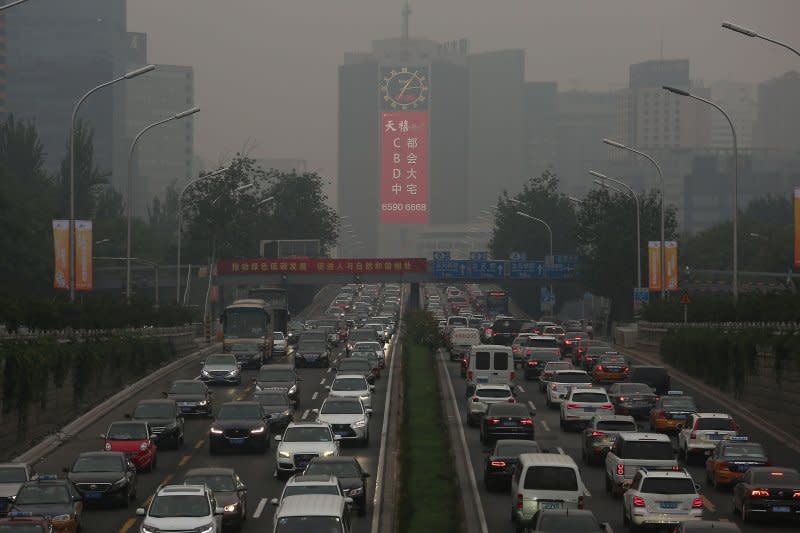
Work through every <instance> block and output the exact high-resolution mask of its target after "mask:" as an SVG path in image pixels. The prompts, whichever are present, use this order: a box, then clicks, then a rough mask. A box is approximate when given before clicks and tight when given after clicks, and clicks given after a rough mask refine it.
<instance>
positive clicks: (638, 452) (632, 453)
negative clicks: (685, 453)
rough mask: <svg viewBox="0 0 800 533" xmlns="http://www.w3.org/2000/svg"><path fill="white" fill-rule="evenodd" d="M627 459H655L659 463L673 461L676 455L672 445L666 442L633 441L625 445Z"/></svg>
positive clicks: (624, 455) (624, 454)
mask: <svg viewBox="0 0 800 533" xmlns="http://www.w3.org/2000/svg"><path fill="white" fill-rule="evenodd" d="M622 455H623V457H624V458H625V459H653V460H658V461H672V460H674V459H675V454H674V453H673V452H672V444H671V443H669V442H665V441H641V440H638V441H637V440H631V441H628V442H626V443H625V448H624V453H623V454H622Z"/></svg>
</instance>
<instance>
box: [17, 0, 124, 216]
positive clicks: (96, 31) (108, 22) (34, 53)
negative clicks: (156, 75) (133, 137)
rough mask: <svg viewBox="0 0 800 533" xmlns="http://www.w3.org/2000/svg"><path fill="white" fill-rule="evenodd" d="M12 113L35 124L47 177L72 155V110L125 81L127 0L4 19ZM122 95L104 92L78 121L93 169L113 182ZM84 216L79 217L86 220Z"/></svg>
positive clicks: (97, 0) (51, 6)
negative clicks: (87, 136) (89, 136)
mask: <svg viewBox="0 0 800 533" xmlns="http://www.w3.org/2000/svg"><path fill="white" fill-rule="evenodd" d="M5 17H6V35H7V42H6V46H7V59H8V62H7V70H6V94H7V99H6V104H7V105H6V107H7V110H8V111H9V112H11V113H14V115H15V116H16V117H18V118H20V119H29V120H32V121H33V122H34V123H35V125H36V128H37V130H38V133H39V138H40V139H41V142H42V144H43V146H44V150H45V164H46V168H47V170H48V171H51V172H56V171H57V170H58V169H59V167H60V164H61V160H62V159H63V158H64V157H65V155H66V143H67V139H68V136H69V131H70V122H71V116H72V110H73V108H74V106H75V104H76V103H77V101H78V99H79V98H80V97H81V95H83V94H84V93H85V92H86V91H88V90H89V89H91V88H92V87H95V86H96V85H99V84H100V83H103V82H105V81H108V80H111V79H113V78H114V77H116V76H119V75H121V74H122V73H123V69H124V67H125V60H124V59H125V24H126V3H125V0H81V1H80V2H64V1H62V0H37V1H35V2H27V3H25V4H23V5H20V6H18V7H15V8H14V9H11V10H9V11H7V12H6V14H5ZM121 95H124V90H121V88H119V87H116V88H113V89H106V90H104V91H100V92H98V93H96V94H94V95H92V97H91V98H90V99H88V100H87V101H86V103H85V104H84V105H83V107H82V108H81V112H80V115H79V118H80V119H81V120H83V121H84V122H85V123H86V124H88V125H90V126H91V127H92V129H93V130H94V155H95V164H96V165H97V167H98V168H99V170H100V172H101V173H103V174H110V173H111V171H112V169H113V168H114V166H113V163H114V162H113V159H114V142H115V133H116V132H115V130H114V121H115V120H118V119H121V118H122V115H121V113H122V108H123V105H122V102H123V101H124V100H123V99H122V96H121ZM87 215H88V214H87V213H78V216H87Z"/></svg>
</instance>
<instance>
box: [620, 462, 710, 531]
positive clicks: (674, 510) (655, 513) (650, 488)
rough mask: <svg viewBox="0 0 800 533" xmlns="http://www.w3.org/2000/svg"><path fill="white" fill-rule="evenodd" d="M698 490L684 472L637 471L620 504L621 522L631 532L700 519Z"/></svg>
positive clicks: (690, 477)
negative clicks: (641, 528) (640, 528)
mask: <svg viewBox="0 0 800 533" xmlns="http://www.w3.org/2000/svg"><path fill="white" fill-rule="evenodd" d="M699 488H700V486H699V485H697V484H696V483H695V482H694V481H693V480H692V476H690V475H689V473H688V472H687V471H686V470H679V471H677V472H676V471H673V470H671V469H670V470H658V469H653V468H647V467H641V468H640V469H639V471H638V472H636V475H635V476H633V482H632V483H631V487H630V488H629V489H628V490H627V491H625V495H624V496H623V501H622V521H623V523H624V524H625V526H628V527H631V529H634V528H639V527H645V526H660V527H664V526H673V525H677V524H680V523H683V522H688V521H690V520H700V519H702V517H703V499H702V498H701V497H700V495H699V494H698V493H697V491H698V489H699Z"/></svg>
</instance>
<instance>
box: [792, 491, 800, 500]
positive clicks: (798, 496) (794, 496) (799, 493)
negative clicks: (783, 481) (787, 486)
mask: <svg viewBox="0 0 800 533" xmlns="http://www.w3.org/2000/svg"><path fill="white" fill-rule="evenodd" d="M792 498H795V499H800V490H796V491H794V494H792Z"/></svg>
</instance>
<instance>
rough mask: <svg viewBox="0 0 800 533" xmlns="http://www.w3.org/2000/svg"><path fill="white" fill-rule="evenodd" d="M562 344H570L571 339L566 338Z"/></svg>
mask: <svg viewBox="0 0 800 533" xmlns="http://www.w3.org/2000/svg"><path fill="white" fill-rule="evenodd" d="M564 344H572V341H571V340H569V339H567V340H565V341H564Z"/></svg>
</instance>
